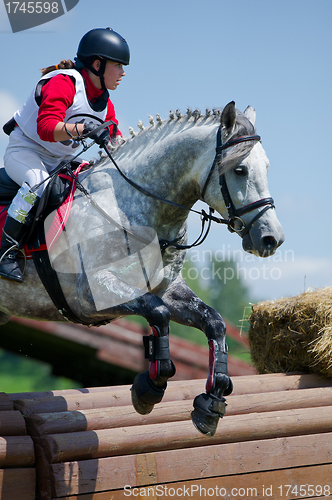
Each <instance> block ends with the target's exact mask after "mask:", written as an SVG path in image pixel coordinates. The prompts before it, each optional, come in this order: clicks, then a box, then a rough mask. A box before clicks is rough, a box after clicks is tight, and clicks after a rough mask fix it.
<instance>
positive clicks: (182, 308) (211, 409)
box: [163, 276, 233, 436]
mask: <svg viewBox="0 0 332 500" xmlns="http://www.w3.org/2000/svg"><path fill="white" fill-rule="evenodd" d="M163 300H164V302H165V304H166V305H167V306H168V309H169V311H170V312H171V319H172V320H173V321H175V322H177V323H180V324H182V325H188V326H192V327H195V328H198V329H199V330H202V331H203V332H204V333H205V335H206V337H207V339H208V343H209V374H208V377H207V381H206V393H203V394H200V395H199V396H197V397H196V398H195V400H194V410H193V412H192V414H191V418H192V421H193V423H194V425H195V426H196V427H197V429H198V430H199V431H200V432H202V433H203V434H206V435H211V436H213V434H214V433H215V431H216V429H217V425H218V421H219V418H222V417H223V415H224V414H225V408H226V400H225V398H224V396H228V395H229V394H230V393H231V392H232V390H233V384H232V381H231V379H230V377H229V375H228V371H227V351H228V349H227V344H226V326H225V322H224V320H223V319H222V317H221V316H220V314H219V313H218V312H217V311H215V310H214V309H212V308H211V307H209V306H207V305H206V304H204V302H203V301H202V300H201V299H199V298H198V297H197V295H195V293H194V292H193V291H192V290H191V289H190V288H189V286H188V285H187V284H186V282H185V281H184V280H183V278H182V277H180V276H179V277H178V278H177V279H176V280H175V281H174V282H173V283H172V284H171V286H170V287H169V288H168V290H167V291H166V293H165V295H164V296H163Z"/></svg>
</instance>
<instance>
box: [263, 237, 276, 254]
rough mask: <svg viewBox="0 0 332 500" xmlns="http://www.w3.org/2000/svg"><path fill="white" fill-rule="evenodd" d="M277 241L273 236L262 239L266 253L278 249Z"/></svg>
mask: <svg viewBox="0 0 332 500" xmlns="http://www.w3.org/2000/svg"><path fill="white" fill-rule="evenodd" d="M277 246H278V245H277V240H276V239H275V238H274V237H273V236H264V237H263V238H262V247H263V250H264V252H268V253H270V252H271V251H273V250H275V249H276V248H277Z"/></svg>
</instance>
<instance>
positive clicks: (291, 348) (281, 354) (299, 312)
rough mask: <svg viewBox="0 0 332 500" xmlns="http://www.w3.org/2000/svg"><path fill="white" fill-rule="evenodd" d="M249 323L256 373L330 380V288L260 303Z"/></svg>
mask: <svg viewBox="0 0 332 500" xmlns="http://www.w3.org/2000/svg"><path fill="white" fill-rule="evenodd" d="M249 323H250V327H249V333H248V337H249V346H250V351H251V357H252V362H253V364H254V366H255V367H256V369H257V371H258V372H259V373H277V372H283V373H286V372H294V371H306V372H311V373H318V374H320V375H323V376H327V377H332V287H327V288H324V289H319V290H313V291H307V292H305V293H303V294H301V295H298V296H296V297H288V298H283V299H280V300H275V301H265V302H259V303H258V304H257V305H255V306H253V308H252V313H251V315H250V316H249Z"/></svg>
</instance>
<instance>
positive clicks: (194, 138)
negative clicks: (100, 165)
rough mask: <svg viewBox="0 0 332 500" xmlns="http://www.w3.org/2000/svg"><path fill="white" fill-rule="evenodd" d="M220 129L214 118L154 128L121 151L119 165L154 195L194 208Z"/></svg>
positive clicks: (118, 155)
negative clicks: (218, 129) (217, 132)
mask: <svg viewBox="0 0 332 500" xmlns="http://www.w3.org/2000/svg"><path fill="white" fill-rule="evenodd" d="M217 128H218V123H217V121H216V120H215V119H210V120H208V119H204V120H202V121H201V123H195V122H193V121H192V122H190V121H187V122H186V121H183V122H182V123H181V120H179V121H178V122H174V123H173V122H167V123H166V124H165V125H164V126H160V128H159V129H158V126H154V127H152V128H151V130H146V131H144V132H143V133H142V135H141V136H137V137H135V138H134V139H133V140H132V141H129V142H128V143H127V144H126V145H125V146H124V147H123V148H122V150H120V151H118V153H117V155H116V156H117V158H118V163H119V165H120V166H121V167H123V168H124V169H125V170H126V172H127V173H128V175H129V176H130V177H131V178H133V179H134V180H135V182H137V183H138V184H140V185H143V186H144V187H145V188H148V189H149V190H150V191H151V192H153V193H156V194H158V195H159V196H162V197H164V198H167V199H169V200H171V201H175V202H177V203H180V204H184V205H186V206H192V205H193V204H194V203H195V202H196V201H197V200H198V199H199V198H200V189H201V187H200V184H201V183H202V179H204V178H205V177H206V176H207V175H208V170H209V167H210V166H211V164H212V161H213V158H214V154H215V145H216V131H217Z"/></svg>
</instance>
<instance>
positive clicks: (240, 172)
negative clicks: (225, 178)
mask: <svg viewBox="0 0 332 500" xmlns="http://www.w3.org/2000/svg"><path fill="white" fill-rule="evenodd" d="M234 172H235V173H236V175H241V176H242V177H244V176H245V175H248V170H247V168H246V167H236V168H235V169H234Z"/></svg>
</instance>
